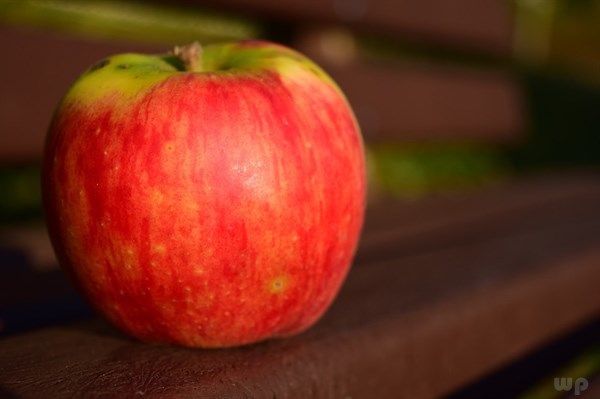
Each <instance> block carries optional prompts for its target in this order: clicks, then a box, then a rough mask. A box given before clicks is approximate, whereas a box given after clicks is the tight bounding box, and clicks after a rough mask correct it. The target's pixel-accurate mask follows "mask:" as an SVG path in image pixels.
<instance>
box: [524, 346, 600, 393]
mask: <svg viewBox="0 0 600 399" xmlns="http://www.w3.org/2000/svg"><path fill="white" fill-rule="evenodd" d="M598 373H600V346H596V347H592V348H587V349H586V350H585V352H583V353H581V354H579V355H577V356H576V357H575V358H573V359H572V360H571V361H570V362H569V363H567V364H566V365H565V366H564V367H562V368H560V369H558V370H555V372H554V373H552V375H551V376H548V377H546V378H544V379H543V380H542V381H539V382H538V383H536V385H535V386H533V387H532V388H531V389H529V390H527V391H526V392H524V393H523V394H522V395H520V396H519V399H559V398H562V397H564V396H565V394H566V393H567V392H564V391H558V390H557V389H556V388H555V387H554V378H560V377H565V378H572V379H573V381H575V380H576V379H578V378H587V379H590V378H593V377H594V376H595V375H597V374H598ZM570 393H573V391H572V390H571V392H570Z"/></svg>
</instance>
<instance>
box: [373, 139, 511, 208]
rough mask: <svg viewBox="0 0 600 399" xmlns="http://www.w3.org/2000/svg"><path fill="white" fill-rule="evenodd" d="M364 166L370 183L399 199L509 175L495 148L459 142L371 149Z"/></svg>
mask: <svg viewBox="0 0 600 399" xmlns="http://www.w3.org/2000/svg"><path fill="white" fill-rule="evenodd" d="M368 163H369V178H370V184H371V185H373V186H375V187H376V189H378V190H382V191H384V192H386V193H391V194H394V195H397V196H401V197H420V196H424V195H429V194H434V193H443V192H451V191H456V190H461V189H467V188H474V187H476V186H478V185H481V184H484V183H489V182H492V181H494V180H497V179H499V178H502V177H506V176H508V174H509V173H510V166H509V164H508V163H507V162H506V159H505V156H504V155H503V154H502V152H501V151H499V150H498V149H495V148H493V147H491V146H484V145H475V144H461V143H454V144H452V143H423V144H408V143H406V144H397V145H380V146H371V147H370V148H369V150H368Z"/></svg>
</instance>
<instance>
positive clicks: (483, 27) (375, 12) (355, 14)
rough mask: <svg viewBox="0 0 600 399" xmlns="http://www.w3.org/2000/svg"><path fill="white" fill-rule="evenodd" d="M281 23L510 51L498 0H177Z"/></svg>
mask: <svg viewBox="0 0 600 399" xmlns="http://www.w3.org/2000/svg"><path fill="white" fill-rule="evenodd" d="M178 1H179V2H180V3H183V4H186V5H193V6H196V5H198V6H199V5H202V6H205V5H207V4H212V5H214V6H215V7H218V8H225V9H228V10H231V11H238V12H239V11H240V10H243V12H244V13H250V14H254V15H257V16H261V17H269V18H272V19H276V20H283V21H284V22H285V23H288V24H290V23H295V24H297V25H301V24H307V23H308V24H312V25H314V24H329V25H337V26H340V25H341V26H346V27H349V28H352V29H355V30H359V31H366V32H371V33H378V34H383V35H387V36H390V37H395V38H401V39H402V40H412V41H419V42H421V43H423V44H429V45H434V46H444V47H448V48H454V49H458V50H459V51H478V52H482V53H486V54H491V55H496V56H497V55H504V56H506V55H509V54H510V52H511V49H512V36H513V18H512V9H511V6H510V3H507V2H506V1H502V0H454V1H451V2H448V1H445V0H421V1H408V0H303V1H298V0H294V1H277V0H209V1H207V0H204V1H198V0H178Z"/></svg>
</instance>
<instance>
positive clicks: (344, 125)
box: [43, 41, 365, 347]
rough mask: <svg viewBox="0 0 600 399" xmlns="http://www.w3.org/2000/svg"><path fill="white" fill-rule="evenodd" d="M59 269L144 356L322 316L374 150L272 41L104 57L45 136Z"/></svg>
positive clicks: (282, 330)
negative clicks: (162, 347) (367, 153)
mask: <svg viewBox="0 0 600 399" xmlns="http://www.w3.org/2000/svg"><path fill="white" fill-rule="evenodd" d="M43 198H44V205H45V210H46V216H47V223H48V229H49V233H50V237H51V239H52V243H53V245H54V249H55V251H56V254H57V257H58V260H59V262H60V264H61V265H62V266H63V268H64V269H65V270H67V271H68V272H69V274H71V275H72V277H73V279H74V280H75V282H76V283H77V285H78V286H79V288H80V289H81V291H82V292H83V293H84V295H85V296H86V297H87V298H88V300H89V301H90V302H91V303H92V304H93V305H94V306H95V308H97V310H98V311H99V312H100V313H101V314H102V315H104V316H105V317H106V318H107V319H108V320H110V321H111V322H112V323H114V324H115V325H117V326H118V327H120V328H122V329H123V330H124V331H125V332H127V333H129V334H131V335H132V336H134V337H137V338H139V339H140V340H143V341H149V342H171V343H176V344H180V345H186V346H194V347H224V346H233V345H241V344H247V343H252V342H257V341H260V340H264V339H267V338H270V337H282V336H288V335H292V334H296V333H298V332H301V331H303V330H305V329H306V328H308V327H309V326H311V325H312V324H313V323H315V322H316V320H317V319H318V318H319V317H320V316H321V315H322V314H323V313H324V312H325V310H326V309H327V307H328V306H329V305H330V303H331V302H332V300H333V299H334V297H335V295H336V293H337V292H338V290H339V289H340V286H341V284H342V282H343V280H344V277H345V276H346V274H347V272H348V269H349V267H350V264H351V261H352V258H353V255H354V253H355V249H356V245H357V241H358V237H359V233H360V229H361V226H362V222H363V215H364V208H365V160H364V152H363V145H362V139H361V136H360V132H359V128H358V126H357V123H356V121H355V118H354V115H353V113H352V110H351V109H350V107H349V105H348V103H347V101H346V99H345V97H344V95H343V94H342V93H341V91H340V90H339V88H338V87H337V86H336V85H335V83H333V81H332V80H331V79H330V78H329V77H328V76H327V75H326V74H325V73H324V72H323V71H322V70H321V69H320V68H318V67H317V66H316V65H315V64H313V63H312V62H311V61H309V60H308V59H307V58H305V57H304V56H302V55H300V54H299V53H297V52H295V51H293V50H291V49H288V48H286V47H283V46H280V45H276V44H273V43H268V42H261V41H250V42H241V43H230V44H221V45H211V46H206V47H205V48H204V49H200V48H199V46H197V45H191V46H186V47H184V48H179V49H176V51H175V52H174V53H172V54H166V55H141V54H122V55H116V56H113V57H109V58H106V59H105V60H102V61H100V62H99V63H97V64H96V65H95V66H93V67H91V68H90V69H89V70H88V71H87V72H85V73H84V74H83V75H82V76H81V77H80V78H79V79H78V80H77V81H76V82H75V84H74V85H73V86H72V87H71V89H70V90H69V92H68V93H67V94H66V96H65V98H64V99H63V101H62V103H61V104H60V106H59V108H58V110H57V112H56V114H55V117H54V119H53V122H52V124H51V126H50V129H49V132H48V136H47V141H46V147H45V158H44V165H43Z"/></svg>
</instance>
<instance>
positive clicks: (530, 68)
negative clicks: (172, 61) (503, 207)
mask: <svg viewBox="0 0 600 399" xmlns="http://www.w3.org/2000/svg"><path fill="white" fill-rule="evenodd" d="M251 38H263V39H269V40H274V41H278V42H282V43H284V44H287V45H289V46H292V47H294V48H296V49H298V50H300V51H301V52H303V53H305V54H307V55H308V56H309V57H311V58H312V59H314V60H315V61H316V62H317V63H319V64H320V65H322V66H323V67H324V69H325V70H327V71H328V72H329V73H330V74H331V75H332V76H333V78H334V79H335V80H336V81H337V82H338V83H339V85H340V86H341V87H342V89H343V90H344V91H345V93H346V94H347V96H348V98H349V100H350V102H351V104H352V106H353V107H354V109H355V111H356V114H357V117H358V119H359V123H360V125H361V128H362V130H363V134H364V137H365V141H366V145H367V155H368V162H369V200H370V204H371V205H370V206H377V204H381V203H385V201H386V199H387V198H389V197H394V198H398V199H400V200H402V201H419V200H422V199H423V198H430V197H432V196H434V197H438V196H456V195H463V194H464V193H468V192H472V191H473V190H479V189H481V188H482V187H487V186H489V185H494V184H499V183H500V182H505V181H507V180H511V179H517V178H520V177H521V176H523V175H525V174H532V173H539V172H542V171H563V170H566V169H571V168H578V169H580V168H589V169H593V168H596V167H597V166H598V163H599V162H600V134H599V132H600V112H599V111H600V1H597V0H513V1H510V0H454V1H447V0H420V1H419V0H327V1H322V0H304V1H276V0H253V1H251V0H221V1H219V0H206V1H201V0H179V1H169V2H167V1H155V2H141V1H139V2H123V1H116V0H114V1H68V0H57V1H33V0H22V1H6V0H0V49H1V51H2V54H3V56H2V62H1V64H0V65H1V66H0V87H1V90H0V194H1V195H0V335H9V334H14V333H18V332H23V331H27V330H29V329H32V328H36V327H40V326H43V325H47V324H49V323H56V322H61V321H68V320H73V319H77V318H80V317H84V316H87V315H89V314H90V310H89V309H88V307H87V306H86V305H85V304H83V303H82V302H81V301H80V300H79V299H78V297H77V295H76V294H75V293H74V292H73V290H72V288H71V287H70V285H69V284H68V283H67V282H66V281H65V280H64V278H63V276H62V274H60V272H59V271H58V270H57V268H56V266H55V264H56V262H55V260H54V257H53V254H52V249H51V248H50V246H49V243H48V240H47V238H46V233H45V230H44V227H43V214H42V210H41V199H40V187H39V178H40V169H39V168H40V159H41V152H42V146H43V142H44V136H45V132H46V128H47V126H48V123H49V121H50V119H51V116H52V113H53V111H54V108H55V107H56V105H57V103H58V101H59V100H60V98H61V96H62V95H63V94H64V93H65V91H66V89H67V88H68V87H69V85H70V84H71V83H72V82H73V81H74V79H75V78H76V77H77V76H78V75H79V74H80V73H82V72H83V71H84V70H85V69H87V68H88V67H89V66H90V65H92V64H93V63H94V62H95V61H97V60H99V59H101V58H103V57H105V56H106V55H110V54H115V53H120V52H151V53H162V52H166V51H168V50H169V49H171V48H172V47H173V46H175V45H177V44H186V43H189V42H192V41H195V40H198V41H200V42H201V43H210V42H219V41H228V40H241V39H251ZM25 314H26V315H29V316H28V317H23V315H25Z"/></svg>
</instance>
